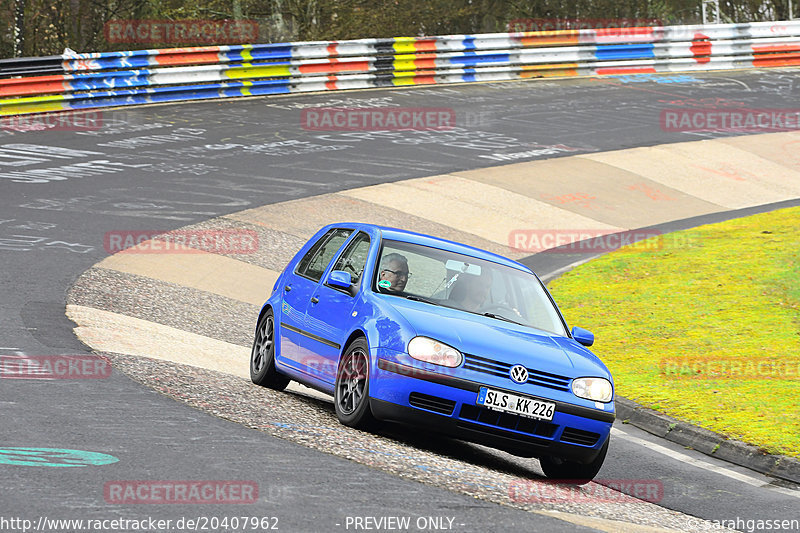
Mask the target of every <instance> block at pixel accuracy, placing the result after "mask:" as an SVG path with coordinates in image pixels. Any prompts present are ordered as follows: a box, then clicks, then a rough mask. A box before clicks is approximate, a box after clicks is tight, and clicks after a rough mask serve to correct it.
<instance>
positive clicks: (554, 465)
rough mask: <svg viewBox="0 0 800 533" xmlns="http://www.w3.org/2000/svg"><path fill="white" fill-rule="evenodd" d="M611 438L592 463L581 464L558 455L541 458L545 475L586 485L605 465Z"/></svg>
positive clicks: (574, 483) (540, 461)
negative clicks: (560, 457)
mask: <svg viewBox="0 0 800 533" xmlns="http://www.w3.org/2000/svg"><path fill="white" fill-rule="evenodd" d="M610 440H611V437H610V436H609V437H608V438H607V439H606V443H605V444H603V447H602V448H601V449H600V453H599V454H598V455H597V457H595V459H594V461H592V462H591V463H588V464H581V463H578V462H575V461H567V460H565V459H559V458H557V457H541V458H539V464H540V465H541V466H542V471H543V472H544V475H546V476H547V477H548V478H549V479H552V480H558V481H561V482H563V483H569V484H572V485H585V484H586V483H589V482H590V481H591V480H593V479H594V477H595V476H596V475H597V473H598V472H599V471H600V468H601V467H602V466H603V461H605V459H606V454H607V453H608V443H609V441H610Z"/></svg>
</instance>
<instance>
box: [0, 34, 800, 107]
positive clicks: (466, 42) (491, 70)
mask: <svg viewBox="0 0 800 533" xmlns="http://www.w3.org/2000/svg"><path fill="white" fill-rule="evenodd" d="M791 65H800V21H787V22H760V23H749V24H719V25H697V26H664V27H641V28H619V29H614V28H609V29H586V30H560V31H552V32H517V33H492V34H478V35H448V36H438V37H404V38H400V37H398V38H393V39H360V40H353V41H338V42H336V41H330V42H327V41H326V42H297V43H280V44H256V45H236V46H210V47H199V48H175V49H162V50H138V51H128V52H107V53H91V54H69V55H64V56H62V57H58V56H55V57H45V58H23V59H6V60H0V78H4V79H0V98H2V99H0V115H16V114H24V113H41V112H48V111H61V110H68V109H86V108H97V107H109V106H122V105H131V104H145V103H154V102H171V101H180V100H195V99H208V98H224V97H232V96H251V95H267V94H280V93H293V92H306V91H327V90H339V89H363V88H370V87H392V86H404V85H421V84H437V83H459V82H472V81H500V80H513V79H525V78H537V77H554V76H578V75H614V74H616V75H619V74H632V73H647V72H674V71H693V70H722V69H732V68H752V67H775V66H791ZM56 72H58V73H59V74H55V73H56ZM43 73H48V74H53V75H46V76H39V75H36V74H43ZM26 74H34V75H33V76H30V75H26ZM20 75H22V76H23V77H12V78H9V76H20Z"/></svg>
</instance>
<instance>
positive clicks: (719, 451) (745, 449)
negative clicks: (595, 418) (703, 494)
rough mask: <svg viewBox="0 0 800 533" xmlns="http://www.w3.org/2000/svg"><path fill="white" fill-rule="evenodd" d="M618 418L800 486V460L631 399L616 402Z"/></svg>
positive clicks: (710, 454)
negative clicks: (702, 426) (776, 453)
mask: <svg viewBox="0 0 800 533" xmlns="http://www.w3.org/2000/svg"><path fill="white" fill-rule="evenodd" d="M616 408H617V418H618V419H619V420H621V421H622V422H623V423H624V424H630V425H632V426H636V427H638V428H639V429H643V430H645V431H647V432H648V433H652V434H653V435H656V436H658V437H662V438H664V439H666V440H668V441H671V442H674V443H676V444H680V445H681V446H686V447H688V448H691V449H693V450H697V451H699V452H702V453H704V454H706V455H708V456H710V457H716V458H717V459H722V460H724V461H727V462H729V463H733V464H737V465H740V466H744V467H746V468H749V469H751V470H754V471H756V472H760V473H762V474H766V475H769V476H773V477H778V478H781V479H784V480H787V481H792V482H794V483H800V460H797V459H795V458H793V457H787V456H785V455H772V454H768V453H764V452H763V451H762V450H760V449H759V448H757V447H755V446H752V445H750V444H746V443H744V442H741V441H738V440H731V439H728V438H726V437H725V436H723V435H720V434H718V433H714V432H713V431H710V430H707V429H704V428H701V427H698V426H694V425H692V424H689V423H687V422H682V421H680V420H678V419H676V418H672V417H671V416H668V415H665V414H663V413H659V412H658V411H654V410H652V409H649V408H647V407H644V406H641V405H639V404H637V403H636V402H633V401H631V400H628V399H627V398H622V397H619V396H618V397H617V399H616Z"/></svg>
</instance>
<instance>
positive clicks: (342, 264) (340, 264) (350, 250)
mask: <svg viewBox="0 0 800 533" xmlns="http://www.w3.org/2000/svg"><path fill="white" fill-rule="evenodd" d="M369 244H370V241H369V235H367V234H366V233H364V232H363V231H362V232H359V234H358V235H356V237H355V238H354V239H353V240H352V241H351V242H350V244H349V245H347V248H346V249H345V251H344V253H342V256H341V257H339V260H338V261H336V264H335V265H334V266H333V270H344V271H345V272H348V273H350V278H351V279H352V280H353V286H356V287H357V286H358V284H359V283H361V276H362V275H363V274H364V267H366V266H367V254H369Z"/></svg>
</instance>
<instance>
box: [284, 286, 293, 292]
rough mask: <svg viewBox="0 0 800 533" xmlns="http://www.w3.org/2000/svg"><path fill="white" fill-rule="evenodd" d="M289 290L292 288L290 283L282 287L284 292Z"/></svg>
mask: <svg viewBox="0 0 800 533" xmlns="http://www.w3.org/2000/svg"><path fill="white" fill-rule="evenodd" d="M290 290H292V286H291V285H287V286H285V287H284V288H283V291H284V292H289V291H290Z"/></svg>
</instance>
